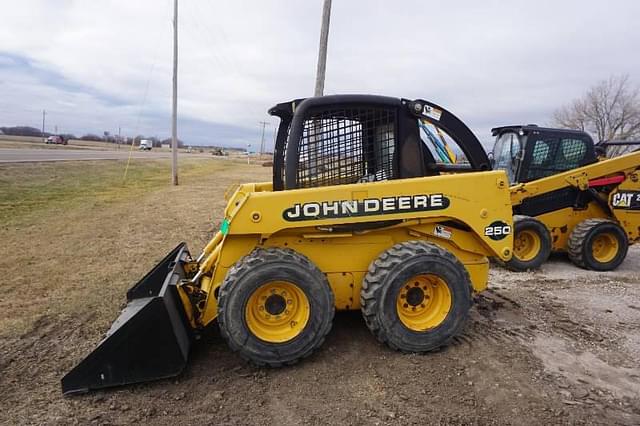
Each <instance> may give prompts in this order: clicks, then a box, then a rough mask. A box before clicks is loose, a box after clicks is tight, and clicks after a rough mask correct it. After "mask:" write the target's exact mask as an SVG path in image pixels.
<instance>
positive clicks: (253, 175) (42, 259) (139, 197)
mask: <svg viewBox="0 0 640 426" xmlns="http://www.w3.org/2000/svg"><path fill="white" fill-rule="evenodd" d="M123 170H124V162H119V161H118V162H113V161H111V162H107V161H104V162H66V163H51V164H43V163H40V164H20V165H3V166H0V224H2V226H1V228H0V238H1V240H2V246H3V255H2V256H0V271H2V275H3V277H4V279H3V281H2V289H1V291H0V338H10V337H17V336H19V335H22V334H24V333H26V332H28V331H29V330H31V329H32V328H33V327H34V323H36V322H37V321H38V320H39V319H41V318H44V317H46V318H48V320H49V321H54V322H58V321H60V322H64V321H68V320H71V319H72V318H77V317H82V318H85V321H87V322H88V323H90V324H91V326H90V328H91V329H93V330H96V331H97V330H100V331H104V330H105V329H106V328H107V327H108V325H109V323H111V321H112V320H113V319H114V318H115V317H116V316H117V312H118V311H119V308H120V305H121V304H122V303H123V302H124V300H125V299H124V296H125V292H126V290H127V289H128V288H129V287H130V286H131V285H133V284H134V282H135V281H136V280H137V279H139V278H140V277H141V276H142V275H143V274H144V273H145V272H146V271H147V270H148V269H149V268H150V267H152V266H153V265H154V263H155V262H156V261H158V260H159V259H160V258H162V257H163V255H164V254H165V253H166V252H167V251H169V250H170V249H171V248H173V247H174V246H175V245H176V244H177V243H178V242H180V241H187V242H188V243H189V245H190V248H191V249H192V250H193V251H197V250H199V249H200V248H201V247H202V246H203V245H204V244H205V243H206V241H207V240H208V239H209V238H210V236H211V235H212V233H213V231H214V229H215V228H217V226H218V224H219V221H220V219H221V215H222V211H223V208H224V204H225V203H224V199H223V194H224V191H225V189H226V188H227V187H229V186H230V185H232V184H237V183H239V182H245V181H251V180H258V181H262V180H268V179H269V176H270V169H269V168H264V167H260V166H259V165H251V166H247V165H244V164H242V163H237V162H232V161H215V160H208V159H201V160H185V161H183V162H182V164H181V176H180V177H181V181H180V183H181V185H180V186H178V187H172V186H170V185H169V184H168V180H169V170H170V163H169V161H168V160H158V161H148V160H147V161H134V162H132V166H131V168H130V170H129V176H128V179H127V182H126V183H125V184H124V185H123V184H122V172H123ZM93 343H95V342H88V344H93Z"/></svg>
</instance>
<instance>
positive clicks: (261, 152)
mask: <svg viewBox="0 0 640 426" xmlns="http://www.w3.org/2000/svg"><path fill="white" fill-rule="evenodd" d="M259 123H260V124H262V138H260V155H262V154H264V128H265V127H266V126H268V125H269V122H268V121H259Z"/></svg>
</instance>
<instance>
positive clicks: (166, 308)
mask: <svg viewBox="0 0 640 426" xmlns="http://www.w3.org/2000/svg"><path fill="white" fill-rule="evenodd" d="M188 258H189V250H188V249H187V245H186V243H180V244H179V245H178V246H177V247H176V248H174V249H173V250H172V251H171V252H170V253H169V254H168V255H167V256H166V257H165V258H164V259H163V260H162V261H161V262H160V263H158V264H157V265H156V266H155V267H154V268H153V269H152V270H151V271H150V272H149V273H147V275H145V276H144V278H142V279H141V280H140V281H139V282H138V283H137V284H136V285H134V286H133V287H131V289H129V291H128V292H127V306H126V307H125V308H124V310H123V311H122V313H121V314H120V316H119V317H118V318H117V319H116V321H115V322H114V323H113V325H112V326H111V329H109V331H108V332H107V335H106V337H105V338H104V339H103V340H102V341H101V342H100V343H99V344H98V346H97V347H96V348H95V349H94V350H93V352H91V353H90V354H89V355H88V356H87V357H86V358H85V359H84V360H82V361H81V362H80V363H79V364H78V365H77V366H76V367H75V368H73V369H72V370H71V371H69V372H68V373H67V374H66V375H65V376H64V377H63V378H62V393H63V394H64V395H70V394H75V393H85V392H88V391H89V390H93V389H102V388H107V387H112V386H120V385H125V384H130V383H138V382H146V381H150V380H156V379H163V378H167V377H172V376H176V375H178V374H180V372H181V371H182V370H183V369H184V367H185V365H186V363H187V358H188V356H189V349H190V348H191V341H192V332H191V327H190V325H189V322H188V320H187V316H186V314H185V311H184V305H183V304H182V302H181V300H180V296H179V295H178V289H177V287H176V285H177V284H178V283H179V282H180V280H181V279H183V278H185V271H184V268H183V262H185V261H186V260H187V259H188Z"/></svg>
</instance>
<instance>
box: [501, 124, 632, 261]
mask: <svg viewBox="0 0 640 426" xmlns="http://www.w3.org/2000/svg"><path fill="white" fill-rule="evenodd" d="M492 132H493V134H494V136H496V142H495V145H494V149H493V158H492V163H493V168H494V169H503V170H505V171H506V172H507V175H508V176H509V182H510V187H511V203H512V205H513V213H514V227H515V229H514V232H515V234H514V247H513V257H512V258H511V260H509V261H507V262H506V265H507V267H508V268H510V269H512V270H515V271H524V270H528V269H536V268H538V267H539V266H540V265H541V264H542V263H544V262H545V261H546V260H547V258H548V257H549V254H550V253H551V252H552V251H556V252H567V253H568V254H569V258H570V259H571V261H572V262H573V263H575V264H576V265H578V266H580V267H582V268H586V269H592V270H596V271H608V270H612V269H615V268H617V267H618V266H619V265H620V264H621V263H622V261H623V260H624V259H625V257H626V255H627V249H628V246H629V244H633V243H635V242H638V241H639V240H640V150H638V149H637V145H638V143H633V142H610V143H601V144H598V145H594V143H593V140H592V139H591V137H590V136H589V135H588V134H587V133H585V132H580V131H575V130H563V129H550V128H543V127H538V126H536V125H528V126H506V127H498V128H495V129H493V130H492ZM634 145H635V147H634ZM611 148H616V149H617V151H618V152H620V150H619V148H625V150H626V151H627V153H625V154H623V155H620V156H617V157H614V158H606V157H604V156H598V155H597V154H598V153H597V151H598V150H599V151H600V152H601V153H605V152H608V151H611ZM627 148H628V149H627ZM622 152H624V151H622Z"/></svg>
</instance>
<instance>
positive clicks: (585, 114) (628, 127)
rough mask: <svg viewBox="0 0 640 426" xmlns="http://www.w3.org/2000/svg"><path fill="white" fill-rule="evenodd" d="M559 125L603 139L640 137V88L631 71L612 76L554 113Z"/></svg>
mask: <svg viewBox="0 0 640 426" xmlns="http://www.w3.org/2000/svg"><path fill="white" fill-rule="evenodd" d="M553 121H554V124H555V125H556V126H558V127H564V128H569V129H578V130H583V131H586V132H590V133H592V134H593V135H595V136H597V138H598V140H599V141H603V140H629V139H633V138H638V137H640V89H639V88H638V86H634V85H632V83H631V82H630V80H629V76H628V75H621V76H611V77H609V79H608V80H603V81H601V82H599V83H598V84H596V85H595V86H593V87H592V88H590V89H589V90H588V91H587V93H586V94H585V95H584V96H583V97H581V98H579V99H576V100H574V101H573V102H571V103H570V104H568V105H565V106H563V107H562V108H560V109H558V110H557V111H556V112H555V113H554V115H553Z"/></svg>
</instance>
